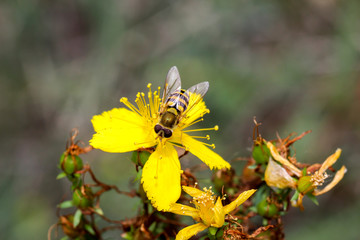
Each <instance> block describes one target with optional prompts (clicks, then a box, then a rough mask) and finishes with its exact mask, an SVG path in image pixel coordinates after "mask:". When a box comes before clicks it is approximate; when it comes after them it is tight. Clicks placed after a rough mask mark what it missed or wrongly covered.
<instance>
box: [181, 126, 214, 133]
mask: <svg viewBox="0 0 360 240" xmlns="http://www.w3.org/2000/svg"><path fill="white" fill-rule="evenodd" d="M212 130H214V131H217V130H219V126H218V125H216V126H214V127H213V128H200V129H190V130H186V131H183V132H198V131H212Z"/></svg>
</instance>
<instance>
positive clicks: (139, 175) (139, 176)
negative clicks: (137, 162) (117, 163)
mask: <svg viewBox="0 0 360 240" xmlns="http://www.w3.org/2000/svg"><path fill="white" fill-rule="evenodd" d="M141 175H142V169H140V170H139V171H138V172H137V173H136V177H135V179H134V182H136V181H138V180H140V179H141Z"/></svg>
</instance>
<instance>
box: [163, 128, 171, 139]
mask: <svg viewBox="0 0 360 240" xmlns="http://www.w3.org/2000/svg"><path fill="white" fill-rule="evenodd" d="M171 136H172V131H171V130H170V129H167V128H164V137H165V138H169V137H171Z"/></svg>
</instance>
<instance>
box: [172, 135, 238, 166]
mask: <svg viewBox="0 0 360 240" xmlns="http://www.w3.org/2000/svg"><path fill="white" fill-rule="evenodd" d="M179 134H180V133H179ZM174 141H176V142H177V143H179V144H182V145H184V146H185V147H186V148H187V149H188V150H189V151H190V152H191V153H192V154H194V155H195V156H197V157H198V158H199V159H200V160H201V161H203V162H204V163H205V164H206V165H208V166H209V168H210V169H213V168H217V169H222V168H228V169H229V168H230V167H231V166H230V164H229V163H228V162H226V161H225V160H224V159H223V158H222V157H220V155H219V154H217V153H215V152H214V151H212V150H210V149H209V148H208V147H207V146H205V145H204V144H203V143H202V142H200V141H198V140H195V139H194V138H192V137H191V136H189V135H187V134H185V133H181V134H180V136H177V137H176V138H174Z"/></svg>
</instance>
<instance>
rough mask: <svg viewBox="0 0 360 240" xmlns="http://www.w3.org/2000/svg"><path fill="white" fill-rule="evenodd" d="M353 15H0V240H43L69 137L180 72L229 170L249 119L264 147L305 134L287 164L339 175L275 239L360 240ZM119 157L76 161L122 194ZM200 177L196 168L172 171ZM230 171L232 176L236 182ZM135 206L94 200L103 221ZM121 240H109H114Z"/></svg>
mask: <svg viewBox="0 0 360 240" xmlns="http://www.w3.org/2000/svg"><path fill="white" fill-rule="evenodd" d="M359 12H360V1H358V0H346V1H340V0H304V1H296V0H288V1H281V0H274V1H256V0H253V1H250V0H248V1H245V0H237V1H215V0H212V1H205V0H197V1H175V0H172V1H164V0H155V1H140V0H124V1H114V0H107V1H98V0H79V1H70V0H62V1H46V0H29V1H21V0H3V1H1V3H0V30H1V33H0V96H1V101H0V111H1V118H0V131H1V139H0V140H1V144H0V149H1V150H0V151H1V160H0V239H11V240H12V239H46V234H47V230H48V228H49V227H50V225H52V224H53V223H56V221H57V217H56V204H57V203H59V202H60V201H61V200H63V199H69V198H70V189H69V184H68V183H67V182H66V180H64V179H63V180H56V179H55V178H56V175H57V174H58V173H59V170H58V169H57V164H58V160H59V157H60V155H61V153H62V152H63V151H64V150H65V142H66V139H67V138H68V136H69V132H70V130H71V129H72V128H73V127H77V128H79V130H80V134H79V137H78V139H81V140H83V141H84V142H88V140H89V139H90V138H91V136H92V134H93V129H92V125H91V122H90V119H91V117H92V116H93V115H95V114H100V113H101V112H102V111H105V110H110V109H111V108H113V107H120V106H121V104H120V102H119V99H120V98H121V97H124V96H125V97H128V98H129V99H134V98H135V94H136V93H137V92H138V91H146V84H147V83H149V82H151V83H153V86H163V84H164V79H165V76H166V73H167V71H168V70H169V68H170V67H171V66H173V65H176V66H177V67H178V68H179V71H180V74H181V76H182V82H183V87H184V88H188V87H190V86H192V85H194V84H196V83H199V82H201V81H209V82H210V89H209V91H208V93H207V95H206V96H205V101H206V103H207V106H208V107H209V108H210V109H211V113H210V114H209V115H207V116H206V117H205V121H204V122H203V123H202V125H204V126H213V125H215V124H218V125H219V126H220V131H218V132H215V133H212V141H213V142H214V143H215V144H216V145H217V148H216V151H217V152H218V153H220V154H221V155H222V156H223V157H224V158H225V159H227V160H228V161H230V160H231V159H234V158H235V157H239V156H249V154H250V149H251V145H252V129H253V121H252V119H253V117H254V116H256V117H257V120H258V121H259V122H262V124H263V125H262V126H261V133H262V136H263V137H265V138H266V139H274V138H276V133H279V134H280V136H282V137H285V136H287V135H288V134H289V133H291V132H297V133H301V132H303V131H306V130H309V129H311V130H312V131H313V132H312V133H311V134H309V135H307V136H306V137H305V138H304V139H303V140H301V141H299V142H297V143H296V144H295V148H296V156H297V157H298V160H299V161H302V162H307V163H315V162H323V161H324V160H325V158H326V157H327V156H328V155H330V154H331V153H333V152H334V151H335V150H336V148H338V147H340V148H342V149H343V153H342V156H341V158H340V160H339V162H338V163H337V164H336V166H335V167H336V168H339V167H340V166H341V165H342V164H345V165H346V166H347V168H348V173H347V174H346V175H345V178H344V179H343V181H342V182H340V184H339V185H338V186H336V187H335V188H334V189H333V190H332V191H331V192H329V193H328V194H326V195H323V196H320V197H319V202H320V206H315V205H314V204H313V203H312V202H310V201H308V200H305V211H304V212H301V211H300V210H298V209H292V210H291V211H290V213H289V214H288V215H287V216H286V217H285V232H286V237H287V239H290V240H292V239H295V240H296V239H327V240H329V239H340V238H341V239H359V236H360V234H359V233H358V227H359V224H360V214H359V213H360V201H359V200H360V179H359V170H360V146H359V137H360V132H359V130H360V129H359V127H360V121H359V120H360V111H359V110H360V81H359V80H360V21H359V20H360V15H359ZM129 158H130V155H128V154H110V153H104V152H101V151H98V150H96V151H93V152H91V153H90V154H88V155H86V156H83V159H84V160H85V162H89V163H90V164H91V166H92V167H93V169H94V171H95V173H96V175H97V176H98V178H99V179H101V180H102V181H104V182H106V183H109V184H116V185H117V186H119V188H120V189H122V190H128V189H129V188H130V185H131V181H129V178H130V177H131V176H133V175H134V173H135V169H134V167H133V165H132V164H131V163H130V161H129ZM189 162H193V163H195V164H198V163H200V161H199V160H198V159H196V158H193V159H191V161H184V162H183V163H182V165H183V168H185V167H186V166H188V165H189V164H191V163H189ZM240 165H241V164H234V166H235V167H236V168H237V172H238V173H240V171H241V169H240ZM137 204H138V202H137V200H133V199H130V198H128V197H125V196H119V195H117V194H114V193H106V194H104V199H103V200H102V207H103V209H104V211H105V213H106V214H107V215H108V216H109V217H110V218H113V219H125V218H126V217H131V216H134V215H135V214H136V209H137ZM113 236H115V237H114V238H115V239H120V237H119V233H113Z"/></svg>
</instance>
